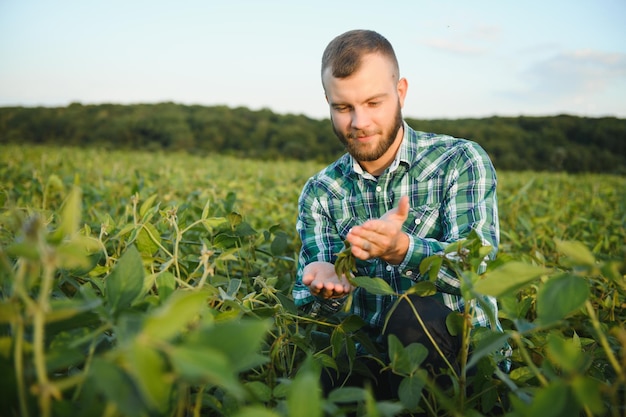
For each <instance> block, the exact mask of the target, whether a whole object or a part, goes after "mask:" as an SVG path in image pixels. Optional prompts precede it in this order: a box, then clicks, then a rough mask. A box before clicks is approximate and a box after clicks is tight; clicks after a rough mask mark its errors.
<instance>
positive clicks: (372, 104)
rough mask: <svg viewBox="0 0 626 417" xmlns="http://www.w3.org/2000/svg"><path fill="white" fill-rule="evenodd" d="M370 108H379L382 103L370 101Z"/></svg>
mask: <svg viewBox="0 0 626 417" xmlns="http://www.w3.org/2000/svg"><path fill="white" fill-rule="evenodd" d="M369 106H370V107H378V106H380V101H370V102H369Z"/></svg>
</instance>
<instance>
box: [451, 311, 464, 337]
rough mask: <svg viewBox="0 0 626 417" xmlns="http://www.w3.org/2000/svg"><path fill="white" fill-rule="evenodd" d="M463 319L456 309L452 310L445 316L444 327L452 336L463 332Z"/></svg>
mask: <svg viewBox="0 0 626 417" xmlns="http://www.w3.org/2000/svg"><path fill="white" fill-rule="evenodd" d="M464 326H465V319H464V318H463V315H462V314H461V313H459V312H458V311H452V312H450V314H448V315H447V316H446V327H447V329H448V332H450V334H451V335H452V336H456V335H458V334H463V327H464Z"/></svg>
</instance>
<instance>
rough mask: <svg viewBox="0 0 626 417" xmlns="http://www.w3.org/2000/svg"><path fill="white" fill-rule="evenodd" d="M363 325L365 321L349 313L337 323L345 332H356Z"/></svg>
mask: <svg viewBox="0 0 626 417" xmlns="http://www.w3.org/2000/svg"><path fill="white" fill-rule="evenodd" d="M363 326H365V321H363V319H362V318H361V317H359V316H357V315H356V314H351V315H349V316H348V317H346V318H345V319H343V321H342V322H341V324H339V327H341V329H342V330H343V331H344V332H346V333H352V332H356V331H357V330H359V329H360V328H361V327H363Z"/></svg>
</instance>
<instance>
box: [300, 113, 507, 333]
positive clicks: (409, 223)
mask: <svg viewBox="0 0 626 417" xmlns="http://www.w3.org/2000/svg"><path fill="white" fill-rule="evenodd" d="M403 195H408V196H409V199H410V201H409V204H410V211H409V216H408V219H407V220H406V222H405V223H404V225H403V230H404V231H405V232H406V233H407V234H408V236H409V241H410V243H409V248H408V251H407V254H406V257H405V258H404V260H403V261H402V263H400V264H399V265H391V264H388V263H386V262H385V261H383V260H381V259H378V258H375V259H369V260H367V261H361V260H357V270H358V273H357V275H358V276H371V277H380V278H383V279H384V280H385V281H387V283H389V285H391V287H392V288H393V289H394V290H395V291H396V292H397V293H402V292H403V291H406V290H407V289H408V288H409V287H410V286H411V285H413V284H414V283H415V282H416V281H420V280H425V279H428V278H427V277H422V276H420V273H419V264H420V262H421V261H422V260H423V259H424V258H426V257H428V256H430V255H433V254H436V253H442V251H443V250H444V249H445V247H446V245H448V244H450V243H451V242H454V241H458V240H459V239H462V238H464V237H466V236H467V235H468V234H469V232H470V231H471V230H472V229H475V230H476V231H477V232H478V234H479V235H480V236H481V238H482V239H483V242H484V244H487V245H491V246H492V247H493V248H494V250H493V251H492V253H491V254H490V257H493V256H495V252H496V250H497V247H498V241H499V225H498V212H497V199H496V174H495V170H494V168H493V165H492V164H491V161H490V160H489V157H488V156H487V154H486V152H485V151H484V150H483V149H482V148H481V147H480V146H479V145H477V144H476V143H474V142H471V141H468V140H464V139H458V138H454V137H451V136H446V135H436V134H432V133H423V132H418V131H415V130H413V129H411V128H410V127H409V126H408V125H407V124H406V123H404V139H403V141H402V144H401V146H400V149H399V151H398V153H397V155H396V158H395V160H394V162H393V163H392V165H391V166H390V167H389V168H387V170H385V172H384V173H383V174H382V175H380V177H378V178H375V177H373V176H372V175H370V174H369V173H367V172H364V171H363V170H362V169H361V167H360V165H359V164H358V163H357V162H356V161H355V160H354V159H353V158H352V156H350V155H349V154H345V155H343V156H342V157H341V158H339V159H338V160H337V161H336V162H334V163H333V164H331V165H329V166H328V167H326V168H325V169H324V170H322V171H321V172H319V173H317V174H316V175H315V176H313V177H312V178H310V179H309V180H308V181H307V183H306V184H305V186H304V189H303V191H302V194H301V196H300V199H299V202H298V204H299V214H298V221H297V226H296V227H297V230H298V233H299V234H300V238H301V240H302V248H301V251H300V256H299V261H298V269H297V278H296V283H295V287H294V290H293V297H294V300H295V302H296V305H298V306H304V305H306V304H309V303H311V302H312V301H314V300H315V299H316V298H315V297H314V296H313V295H311V293H310V292H309V289H308V287H306V286H305V285H303V284H302V270H303V268H304V266H305V265H306V264H308V263H310V262H313V261H325V262H334V261H335V259H336V254H337V253H339V252H340V251H341V250H342V249H343V242H344V240H345V238H346V235H347V234H348V232H349V231H350V228H351V227H353V226H356V225H359V224H362V223H364V222H365V221H366V220H368V219H374V218H379V217H381V216H382V215H383V214H385V212H387V211H388V210H390V209H392V208H394V207H396V206H397V204H398V200H399V199H400V197H401V196H403ZM459 285H460V283H459V280H458V279H457V277H456V275H455V273H454V272H453V271H451V270H448V269H446V268H445V267H443V268H442V269H441V271H440V273H439V276H438V278H437V281H436V286H437V289H438V296H439V298H440V299H441V300H442V301H443V303H444V304H445V305H447V306H448V307H449V308H450V309H452V310H456V311H463V310H464V300H463V298H462V297H461V296H460V291H459ZM393 301H394V298H393V297H390V296H377V295H373V294H369V293H367V292H366V291H365V290H363V289H362V288H357V289H356V290H355V291H354V295H353V301H352V305H351V309H352V312H353V313H354V314H357V315H359V316H360V317H362V318H363V319H364V320H365V321H366V322H367V323H369V324H370V325H371V326H372V327H374V328H380V327H382V325H383V324H384V320H385V314H386V312H387V309H388V308H389V307H390V306H391V304H392V303H393ZM483 302H488V303H490V304H491V305H492V308H493V310H494V311H497V305H496V301H495V299H493V298H486V299H485V300H483ZM473 303H475V304H474V305H472V306H471V307H472V308H473V310H474V313H475V314H474V323H473V324H474V325H475V326H487V325H489V320H488V318H487V315H486V314H485V313H484V311H483V309H482V308H481V306H480V304H479V303H478V302H473ZM492 325H495V327H497V328H500V325H499V323H492Z"/></svg>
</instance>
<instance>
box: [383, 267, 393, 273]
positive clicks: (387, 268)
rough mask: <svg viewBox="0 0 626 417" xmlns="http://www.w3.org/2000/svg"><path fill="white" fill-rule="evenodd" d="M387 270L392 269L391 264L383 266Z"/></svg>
mask: <svg viewBox="0 0 626 417" xmlns="http://www.w3.org/2000/svg"><path fill="white" fill-rule="evenodd" d="M385 269H386V270H387V271H389V272H391V270H392V269H393V267H392V266H391V265H387V267H386V268H385Z"/></svg>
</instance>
